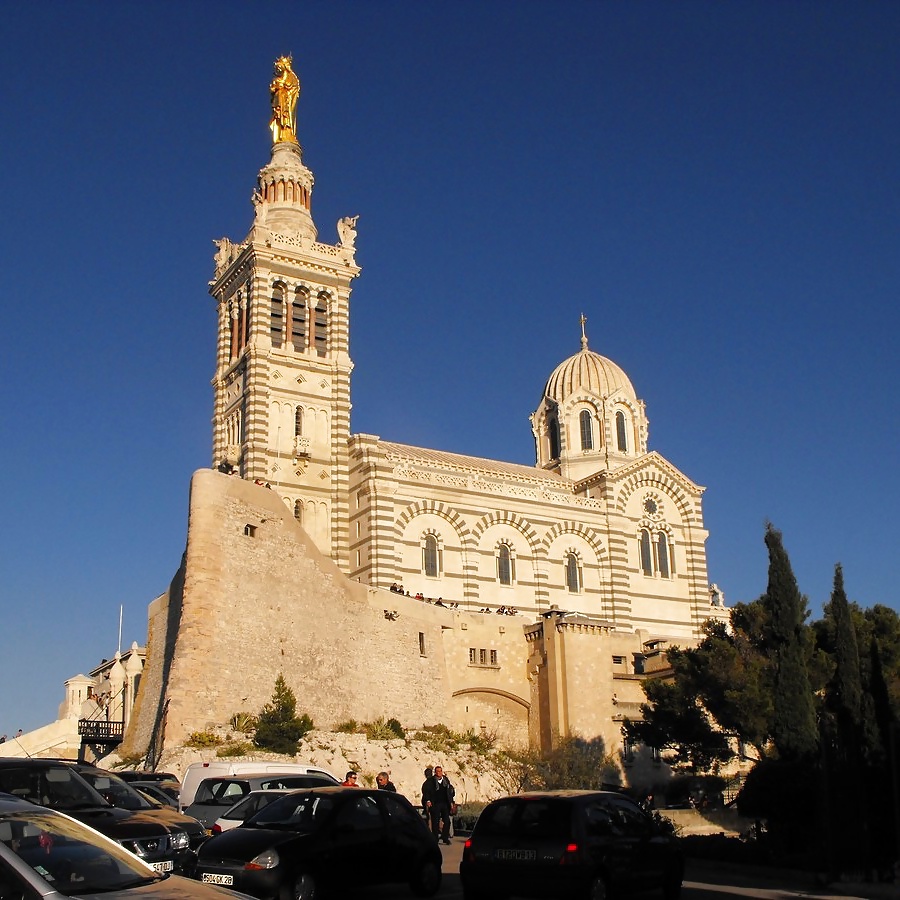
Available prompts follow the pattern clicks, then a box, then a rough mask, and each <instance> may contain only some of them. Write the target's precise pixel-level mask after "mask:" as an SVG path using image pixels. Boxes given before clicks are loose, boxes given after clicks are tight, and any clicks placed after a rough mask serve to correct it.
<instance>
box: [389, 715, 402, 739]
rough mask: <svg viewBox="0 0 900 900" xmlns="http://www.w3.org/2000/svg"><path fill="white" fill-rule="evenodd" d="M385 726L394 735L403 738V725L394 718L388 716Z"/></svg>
mask: <svg viewBox="0 0 900 900" xmlns="http://www.w3.org/2000/svg"><path fill="white" fill-rule="evenodd" d="M387 727H388V728H390V730H391V731H393V732H394V736H395V737H397V738H405V737H406V731H405V730H404V728H403V726H402V725H401V724H400V723H399V722H398V721H397V720H396V719H394V718H390V719H388V720H387Z"/></svg>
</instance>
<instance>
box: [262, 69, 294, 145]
mask: <svg viewBox="0 0 900 900" xmlns="http://www.w3.org/2000/svg"><path fill="white" fill-rule="evenodd" d="M292 62H293V60H292V59H291V57H290V56H281V57H279V58H278V59H276V60H275V77H274V78H273V79H272V83H271V84H270V85H269V95H270V97H271V100H272V121H271V122H270V123H269V128H271V129H272V143H273V144H280V143H288V144H296V143H297V99H298V97H299V96H300V79H299V78H298V77H297V76H296V75H295V74H294V70H293V69H292V68H291V63H292Z"/></svg>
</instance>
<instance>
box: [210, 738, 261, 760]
mask: <svg viewBox="0 0 900 900" xmlns="http://www.w3.org/2000/svg"><path fill="white" fill-rule="evenodd" d="M251 753H253V744H251V743H250V742H249V741H229V742H228V743H227V744H223V745H222V746H221V747H219V749H218V750H216V756H218V757H224V758H228V757H231V756H250V754H251Z"/></svg>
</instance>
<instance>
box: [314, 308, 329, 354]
mask: <svg viewBox="0 0 900 900" xmlns="http://www.w3.org/2000/svg"><path fill="white" fill-rule="evenodd" d="M315 341H316V353H317V354H318V355H319V356H324V355H325V354H326V352H327V351H328V304H327V303H326V301H325V298H324V297H319V302H318V303H317V304H316V324H315Z"/></svg>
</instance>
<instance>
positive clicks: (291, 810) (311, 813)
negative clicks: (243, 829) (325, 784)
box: [244, 794, 334, 832]
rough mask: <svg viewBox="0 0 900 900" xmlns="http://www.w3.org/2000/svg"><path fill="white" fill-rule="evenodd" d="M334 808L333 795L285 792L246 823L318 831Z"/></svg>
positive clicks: (260, 826)
mask: <svg viewBox="0 0 900 900" xmlns="http://www.w3.org/2000/svg"><path fill="white" fill-rule="evenodd" d="M333 809H334V800H333V799H332V798H331V797H321V796H316V795H315V794H285V795H284V796H283V797H280V798H279V799H278V800H275V801H274V802H273V803H270V804H269V805H268V806H267V807H266V808H265V809H262V810H260V811H259V812H258V813H257V814H256V815H255V816H253V817H252V818H250V819H248V820H247V821H246V822H245V823H244V824H245V825H254V826H256V827H258V828H279V827H281V828H290V829H291V830H292V831H302V832H313V831H318V829H319V828H320V827H321V826H322V824H323V823H325V822H327V821H328V818H329V817H330V815H331V813H332V811H333Z"/></svg>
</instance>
